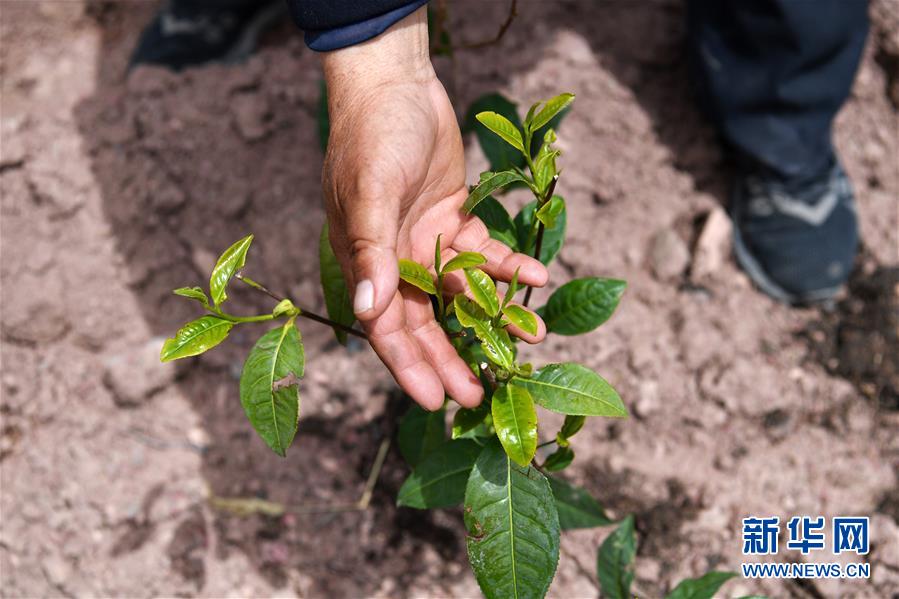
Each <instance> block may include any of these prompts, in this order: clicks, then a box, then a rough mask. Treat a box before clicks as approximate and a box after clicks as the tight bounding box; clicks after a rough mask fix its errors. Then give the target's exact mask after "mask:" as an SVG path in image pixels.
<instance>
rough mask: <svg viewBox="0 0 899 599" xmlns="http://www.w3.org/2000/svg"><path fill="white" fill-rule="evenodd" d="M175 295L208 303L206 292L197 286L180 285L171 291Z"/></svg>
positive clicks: (205, 304)
mask: <svg viewBox="0 0 899 599" xmlns="http://www.w3.org/2000/svg"><path fill="white" fill-rule="evenodd" d="M172 293H174V294H175V295H180V296H181V297H187V298H190V299H193V300H197V301H198V302H200V303H201V304H203V305H204V306H208V305H209V298H208V297H206V292H205V291H203V290H202V289H201V288H199V287H180V288H178V289H175V290H174V291H172Z"/></svg>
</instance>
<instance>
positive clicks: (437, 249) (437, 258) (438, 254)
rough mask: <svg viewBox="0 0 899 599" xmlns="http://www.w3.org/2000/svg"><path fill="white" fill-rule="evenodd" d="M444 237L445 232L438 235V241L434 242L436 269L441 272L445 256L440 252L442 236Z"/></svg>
mask: <svg viewBox="0 0 899 599" xmlns="http://www.w3.org/2000/svg"><path fill="white" fill-rule="evenodd" d="M441 237H443V233H441V234H439V235H437V242H436V243H435V244H434V270H435V271H436V272H438V273H439V272H440V267H441V265H442V264H443V256H442V255H441V252H440V238H441Z"/></svg>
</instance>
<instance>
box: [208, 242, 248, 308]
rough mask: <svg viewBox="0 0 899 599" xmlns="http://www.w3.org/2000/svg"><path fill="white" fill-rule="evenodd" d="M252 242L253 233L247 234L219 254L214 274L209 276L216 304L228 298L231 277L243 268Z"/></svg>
mask: <svg viewBox="0 0 899 599" xmlns="http://www.w3.org/2000/svg"><path fill="white" fill-rule="evenodd" d="M251 243H253V236H252V235H247V236H246V237H244V238H243V239H241V240H239V241H235V242H234V244H233V245H232V246H231V247H229V248H228V249H227V250H225V252H224V253H223V254H222V255H221V256H219V259H218V262H216V263H215V268H213V269H212V275H211V276H210V277H209V294H210V295H211V296H212V301H213V302H214V303H215V305H216V306H218V305H219V304H221V303H222V302H223V301H225V300H226V299H228V294H227V293H225V288H226V287H227V286H228V282H229V281H230V280H231V277H233V276H234V274H235V273H236V272H237V271H238V270H240V269H241V268H243V265H244V263H245V262H246V259H247V250H249V249H250V244H251Z"/></svg>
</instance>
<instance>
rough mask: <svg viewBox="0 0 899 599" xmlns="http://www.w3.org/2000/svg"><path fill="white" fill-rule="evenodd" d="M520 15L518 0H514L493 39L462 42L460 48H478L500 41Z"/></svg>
mask: <svg viewBox="0 0 899 599" xmlns="http://www.w3.org/2000/svg"><path fill="white" fill-rule="evenodd" d="M517 15H518V0H512V4H511V5H510V6H509V14H508V15H507V16H506V20H505V21H504V22H503V24H502V25H501V26H500V28H499V31H498V32H497V33H496V35H495V36H494V37H493V39H489V40H483V41H480V42H473V43H469V44H461V45H460V46H459V49H461V50H474V49H477V48H483V47H485V46H490V45H492V44H495V43H497V42H499V41H500V40H501V39H503V36H504V35H506V31H508V30H509V27H510V26H511V25H512V21H514V20H515V17H516V16H517Z"/></svg>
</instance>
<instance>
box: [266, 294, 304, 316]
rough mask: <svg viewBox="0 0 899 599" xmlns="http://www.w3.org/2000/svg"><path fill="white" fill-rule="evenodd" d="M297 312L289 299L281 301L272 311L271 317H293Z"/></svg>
mask: <svg viewBox="0 0 899 599" xmlns="http://www.w3.org/2000/svg"><path fill="white" fill-rule="evenodd" d="M297 312H298V310H297V307H296V306H294V305H293V302H292V301H290V300H289V299H286V298H285V299H282V300H281V301H280V302H278V305H277V306H275V308H274V310H272V316H274V317H275V318H278V317H279V316H284V315H285V314H287V315H293V314H296V313H297Z"/></svg>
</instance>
